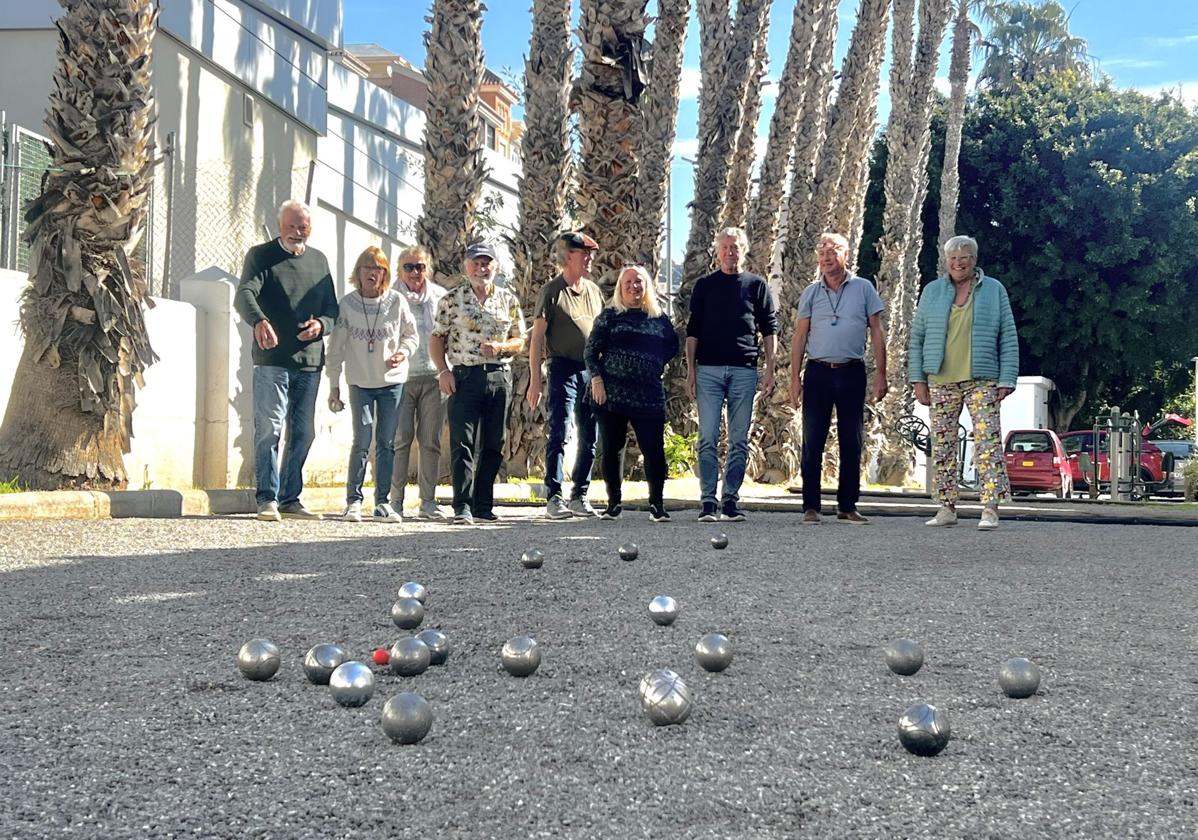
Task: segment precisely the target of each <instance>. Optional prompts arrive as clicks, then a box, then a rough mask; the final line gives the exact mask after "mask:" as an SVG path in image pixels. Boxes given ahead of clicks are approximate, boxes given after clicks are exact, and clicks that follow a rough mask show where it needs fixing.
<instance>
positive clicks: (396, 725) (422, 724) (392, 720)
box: [380, 691, 433, 744]
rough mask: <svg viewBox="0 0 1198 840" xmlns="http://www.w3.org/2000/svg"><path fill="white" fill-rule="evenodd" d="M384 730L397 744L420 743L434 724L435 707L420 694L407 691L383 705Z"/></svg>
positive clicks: (381, 721) (382, 722)
mask: <svg viewBox="0 0 1198 840" xmlns="http://www.w3.org/2000/svg"><path fill="white" fill-rule="evenodd" d="M380 723H381V724H382V726H383V732H385V733H386V734H387V737H388V738H390V739H391V740H392V741H394V742H395V743H397V744H416V743H419V742H420V741H421V740H422V739H423V738H424V736H425V735H427V734H428V731H429V729H431V728H432V725H433V707H432V706H430V705H429V704H428V701H427V700H425V699H424V698H423V697H421V696H420V695H419V694H414V693H412V692H410V691H405V692H403V693H402V694H397V695H395V696H394V697H392V698H391V699H390V700H388V701H387V702H386V703H385V704H384V705H383V716H382V718H381V720H380Z"/></svg>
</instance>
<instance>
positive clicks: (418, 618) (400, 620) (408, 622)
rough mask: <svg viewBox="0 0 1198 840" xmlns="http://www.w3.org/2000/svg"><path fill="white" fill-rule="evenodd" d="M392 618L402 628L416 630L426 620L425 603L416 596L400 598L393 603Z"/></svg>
mask: <svg viewBox="0 0 1198 840" xmlns="http://www.w3.org/2000/svg"><path fill="white" fill-rule="evenodd" d="M391 620H392V621H394V622H395V626H396V627H398V628H399V629H400V630H414V629H415V628H417V627H419V626H420V622H422V621H424V604H422V603H420V602H419V601H418V600H416V599H415V598H400V599H399V600H398V601H396V602H395V603H394V604H392V605H391Z"/></svg>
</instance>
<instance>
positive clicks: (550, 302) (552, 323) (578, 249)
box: [528, 231, 603, 519]
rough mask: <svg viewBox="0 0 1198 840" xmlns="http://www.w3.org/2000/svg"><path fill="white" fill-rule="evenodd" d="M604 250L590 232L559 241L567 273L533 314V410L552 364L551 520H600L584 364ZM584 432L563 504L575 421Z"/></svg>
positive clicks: (548, 287) (598, 305) (599, 305)
mask: <svg viewBox="0 0 1198 840" xmlns="http://www.w3.org/2000/svg"><path fill="white" fill-rule="evenodd" d="M598 249H599V245H598V243H597V242H595V240H594V239H592V238H591V237H589V236H587V235H586V234H585V233H580V232H575V231H571V232H568V233H564V234H562V235H561V236H559V237H558V240H557V260H558V262H559V263H560V264H561V267H562V271H561V273H560V274H559V275H557V277H555V278H553V279H552V280H550V281H549V282H548V283H546V284H545V286H544V287H543V288H542V289H541V294H540V295H539V296H538V297H537V305H536V309H535V310H534V312H533V322H532V333H531V335H530V337H529V344H528V348H529V349H528V364H529V373H530V378H529V382H528V405H529V407H530V408H532V409H533V410H534V411H535V410H536V408H537V406H538V405H539V404H540V402H541V397H542V388H543V383H542V378H541V359H542V358H545V357H547V358H548V360H549V364H548V368H549V430H548V433H549V440H548V442H547V443H546V444H545V495H546V496H547V497H548V503H547V504H546V505H545V515H546V516H547V517H549V518H550V519H569V518H570V517H571V516H594V515H595V509H594V508H592V507H591V503H590V502H589V501H587V490H588V489H589V488H590V485H591V467H592V466H593V465H594V463H595V437H596V433H597V428H598V427H597V424H596V418H595V411H594V406H593V404H592V403H591V402H590V401H589V400H587V399H585V398H584V397H585V395H586V393H587V389H588V388H589V387H590V377H589V376H588V375H587V372H586V364H585V363H584V362H583V360H582V351H583V348H584V347H586V343H587V336H589V335H590V334H591V324H592V323H594V321H595V318H596V317H597V316H598V315H599V313H600V312H601V311H602V310H603V295H602V293H601V292H600V291H599V287H598V286H596V285H595V284H594V283H593V282H592V281H591V280H589V279H588V278H587V275H589V274H590V273H591V263H592V262H593V261H594V259H595V251H597V250H598ZM571 415H573V416H574V426H575V428H576V429H577V430H578V451H577V453H576V454H575V456H574V471H573V473H572V474H571V479H572V481H573V485H572V487H571V489H570V503H569V504H568V505H567V504H566V503H565V502H564V501H563V500H562V473H563V461H564V460H565V452H566V433H567V431H568V427H569V424H570V416H571Z"/></svg>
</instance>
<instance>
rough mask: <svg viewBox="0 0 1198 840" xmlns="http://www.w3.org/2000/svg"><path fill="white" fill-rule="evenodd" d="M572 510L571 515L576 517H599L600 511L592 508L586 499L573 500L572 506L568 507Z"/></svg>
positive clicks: (571, 501)
mask: <svg viewBox="0 0 1198 840" xmlns="http://www.w3.org/2000/svg"><path fill="white" fill-rule="evenodd" d="M566 507H567V508H569V509H570V513H572V514H574V515H575V516H598V515H599V511H597V510H595V509H594V508H593V507H591V503H590V502H589V501H587V500H586V499H571V500H570V504H568V505H566Z"/></svg>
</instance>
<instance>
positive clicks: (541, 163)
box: [505, 0, 574, 478]
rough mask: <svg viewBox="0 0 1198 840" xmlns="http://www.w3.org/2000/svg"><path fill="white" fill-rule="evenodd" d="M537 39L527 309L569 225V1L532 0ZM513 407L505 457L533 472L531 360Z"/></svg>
mask: <svg viewBox="0 0 1198 840" xmlns="http://www.w3.org/2000/svg"><path fill="white" fill-rule="evenodd" d="M532 16H533V26H532V37H531V39H530V41H529V46H528V58H527V59H525V62H524V141H523V146H522V148H523V154H524V177H523V178H521V179H520V235H519V239H518V241H517V242H516V243H515V248H514V249H513V251H514V254H513V256H514V257H515V269H516V270H515V284H514V289H513V291H515V292H516V294H517V296H518V297H519V298H520V305H521V306H522V307H524V311H525V312H526V313H528V312H531V311H532V308H533V306H534V305H535V303H536V298H537V295H538V294H539V292H540V290H541V287H542V286H543V285H544V284H545V282H546V281H548V280H549V279H551V278H552V277H553V274H554V254H553V248H554V237H555V235H556V234H557V233H558V232H559V231H561V229H562V228H563V227H564V225H565V218H566V193H567V190H568V189H569V184H570V168H571V167H570V163H571V161H570V154H571V150H570V122H569V118H570V89H571V85H572V81H573V78H572V77H573V68H572V67H571V61H572V59H573V54H574V51H573V50H572V49H571V48H570V0H533V6H532ZM512 376H513V381H512V409H511V414H510V415H509V418H508V435H507V441H506V443H505V447H506V450H507V451H506V452H505V456H506V457H505V461H506V464H507V471H508V474H509V475H514V476H519V477H522V478H524V477H528V476H529V475H536V474H539V473H540V472H541V470H542V468H543V466H544V456H545V431H544V426H543V423H542V412H540V411H539V410H538V411H537V412H534V411H532V410H531V409H530V408H529V407H528V403H527V402H525V400H524V395H525V394H526V393H527V392H528V382H529V371H528V358H527V356H524V355H521V356H519V357H517V358H516V360H515V361H514V362H513V370H512Z"/></svg>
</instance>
